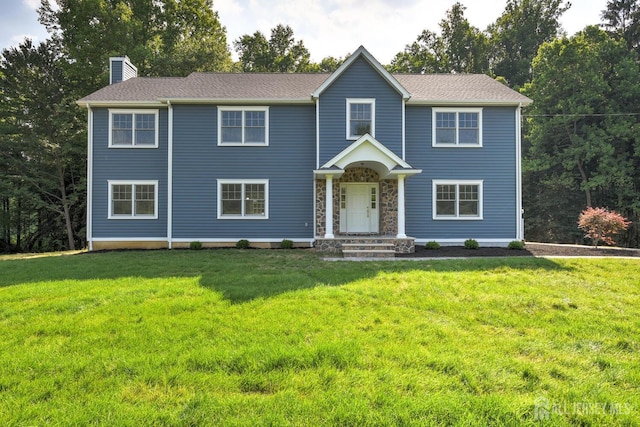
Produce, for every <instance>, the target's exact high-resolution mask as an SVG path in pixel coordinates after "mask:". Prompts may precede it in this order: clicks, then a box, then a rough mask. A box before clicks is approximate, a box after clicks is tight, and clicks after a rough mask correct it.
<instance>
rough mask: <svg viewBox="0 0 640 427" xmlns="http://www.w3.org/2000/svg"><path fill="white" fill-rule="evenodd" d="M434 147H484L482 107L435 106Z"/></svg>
mask: <svg viewBox="0 0 640 427" xmlns="http://www.w3.org/2000/svg"><path fill="white" fill-rule="evenodd" d="M432 145H433V146H434V147H482V109H481V108H458V109H452V108H434V109H433V143H432Z"/></svg>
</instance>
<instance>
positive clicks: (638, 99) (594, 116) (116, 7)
mask: <svg viewBox="0 0 640 427" xmlns="http://www.w3.org/2000/svg"><path fill="white" fill-rule="evenodd" d="M54 2H55V3H54V4H52V3H51V0H43V1H42V5H41V7H40V9H39V18H40V22H41V23H42V24H43V25H44V26H45V27H46V28H47V30H48V32H49V34H50V37H49V39H47V40H46V41H44V42H42V43H39V44H34V43H32V42H31V41H30V40H26V39H25V40H24V41H23V42H22V43H20V44H19V45H18V46H16V47H11V48H9V49H5V50H3V51H2V53H1V55H0V100H1V103H0V252H3V251H5V252H6V251H52V250H63V249H76V248H79V247H82V246H83V245H84V240H85V224H86V219H85V215H86V190H87V189H86V150H87V147H86V140H87V135H86V132H87V127H86V111H85V110H83V109H81V108H79V107H78V106H77V105H76V104H75V100H77V99H79V98H81V97H83V96H85V95H87V94H89V93H91V92H93V91H95V90H97V89H99V88H101V87H104V86H106V84H107V82H108V61H107V59H108V58H109V57H110V56H121V55H124V54H126V55H128V56H129V57H130V58H131V59H132V61H133V63H135V64H136V66H137V67H138V73H139V75H140V76H186V75H188V74H189V73H191V72H194V71H227V72H331V71H334V70H336V69H337V68H338V67H339V66H340V64H341V63H342V62H343V61H344V59H345V58H346V57H348V55H349V53H348V52H345V53H344V56H343V57H326V58H323V59H322V60H321V61H320V62H318V63H315V62H313V61H311V59H310V58H311V55H310V52H309V50H308V49H307V48H306V47H305V45H304V43H303V41H302V40H296V38H295V36H294V32H293V29H292V28H291V27H289V26H287V25H277V26H276V27H275V28H273V29H272V30H271V33H270V34H268V35H265V34H263V33H261V32H260V31H256V32H255V33H253V34H245V35H243V36H241V37H239V38H238V39H237V40H233V41H232V46H233V49H234V50H235V52H236V53H237V56H238V61H236V62H234V61H233V60H232V56H231V49H230V47H229V44H228V41H227V36H226V29H225V27H224V26H223V25H222V23H221V22H220V19H219V16H218V14H217V12H216V11H215V4H213V3H212V1H211V0H181V1H176V0H154V1H151V0H54ZM569 7H570V5H569V4H568V3H566V2H565V1H563V0H508V1H507V4H506V7H505V9H504V11H503V12H502V14H501V15H500V16H499V17H498V18H497V19H496V20H495V21H494V22H493V23H492V24H491V25H489V26H488V27H487V28H486V29H484V30H480V29H479V28H477V27H474V26H473V25H472V24H471V23H470V22H469V21H468V20H467V18H466V17H465V10H466V8H465V7H464V5H463V4H461V3H455V4H454V5H453V6H452V7H451V9H449V10H448V11H447V12H446V14H445V16H444V17H443V19H442V20H441V21H440V23H439V28H438V29H437V31H434V30H433V29H424V30H423V31H422V32H421V33H420V34H418V35H417V38H416V40H415V41H414V42H412V43H410V44H408V45H406V46H405V47H404V49H402V50H401V51H399V52H398V53H397V54H396V55H395V56H394V58H393V60H392V61H391V63H390V64H387V65H386V68H387V69H388V70H389V71H391V72H396V73H483V74H488V75H490V76H492V77H494V78H496V79H498V80H500V81H502V82H503V83H504V84H506V85H509V86H510V87H512V88H513V89H515V90H518V91H521V92H522V93H524V94H525V95H527V96H529V97H530V98H531V99H532V100H533V101H534V102H533V104H532V105H531V106H529V107H527V108H526V109H525V110H524V123H523V132H524V135H523V189H524V194H523V199H524V207H525V224H526V232H525V237H526V238H527V239H528V240H538V241H552V242H581V241H582V238H583V235H582V234H581V232H580V231H579V229H578V228H577V223H576V221H577V218H578V215H579V214H580V212H581V211H582V210H584V209H585V207H589V206H603V207H607V208H610V209H615V210H616V211H617V212H619V213H621V214H622V215H624V216H625V217H627V218H629V219H630V220H631V221H632V224H631V226H630V227H629V228H628V230H627V231H626V232H625V235H624V236H623V239H622V241H621V243H622V244H624V245H625V246H639V244H640V226H639V225H640V133H639V130H640V124H639V121H638V119H639V117H640V105H639V104H640V65H639V64H640V62H639V61H638V59H639V58H638V55H639V54H640V0H609V2H608V3H607V5H606V9H605V10H603V11H602V14H601V22H599V23H593V25H592V26H588V27H585V28H584V29H583V30H582V31H581V32H579V33H577V34H575V35H573V36H571V37H569V36H567V34H565V33H564V31H563V30H562V28H561V25H560V18H561V17H562V15H563V14H564V13H565V12H566V11H567V10H568V9H569Z"/></svg>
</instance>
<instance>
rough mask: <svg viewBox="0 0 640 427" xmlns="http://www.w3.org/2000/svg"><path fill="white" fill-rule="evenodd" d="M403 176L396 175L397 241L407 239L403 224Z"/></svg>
mask: <svg viewBox="0 0 640 427" xmlns="http://www.w3.org/2000/svg"><path fill="white" fill-rule="evenodd" d="M404 179H405V176H404V175H398V235H397V236H396V237H397V238H398V239H404V238H406V237H407V235H406V234H405V223H404V216H405V213H404Z"/></svg>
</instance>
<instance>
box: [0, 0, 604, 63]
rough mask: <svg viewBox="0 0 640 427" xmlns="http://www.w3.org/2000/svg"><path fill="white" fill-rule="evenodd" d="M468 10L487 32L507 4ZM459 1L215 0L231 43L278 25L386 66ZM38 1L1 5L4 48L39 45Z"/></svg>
mask: <svg viewBox="0 0 640 427" xmlns="http://www.w3.org/2000/svg"><path fill="white" fill-rule="evenodd" d="M458 1H460V3H462V4H463V5H465V6H466V8H467V9H466V10H465V17H466V18H467V19H468V20H469V22H470V23H471V25H473V26H475V27H477V28H479V29H481V30H484V29H486V27H487V26H488V25H489V24H491V23H493V22H494V21H495V20H496V19H497V18H498V17H499V16H500V15H501V14H502V12H503V10H504V7H505V5H506V3H507V1H506V0H458ZM455 2H456V0H369V1H367V2H362V1H361V0H213V5H214V9H215V10H217V11H218V15H219V18H220V22H221V23H222V25H224V26H225V27H226V29H227V42H228V44H229V46H230V48H231V51H232V52H233V53H234V59H237V58H236V56H235V52H234V51H233V41H234V40H237V39H238V38H239V37H241V36H242V35H244V34H253V33H255V32H256V31H261V32H262V33H263V34H264V35H265V36H266V37H267V38H268V37H269V36H270V34H271V29H272V28H274V27H275V26H276V25H278V24H284V25H289V26H290V27H291V28H292V29H293V33H294V37H295V39H296V40H302V42H303V43H304V45H305V46H306V47H307V49H308V50H309V52H310V53H311V59H312V61H314V62H319V61H320V60H321V59H322V58H324V57H327V56H334V57H344V56H346V55H347V54H349V53H351V52H353V51H355V50H356V49H357V48H358V47H359V46H360V45H363V46H364V47H365V48H366V49H367V50H368V51H369V52H371V54H372V55H373V56H374V57H376V59H377V60H378V61H380V62H381V63H382V64H388V63H390V62H391V60H392V59H393V57H394V56H395V54H396V53H398V52H401V51H402V50H403V49H404V47H405V46H406V45H407V44H410V43H412V42H414V41H415V40H416V39H417V37H418V35H419V34H420V33H421V32H422V30H424V29H428V30H431V31H436V32H437V31H439V29H440V27H439V25H438V24H439V22H440V21H441V20H442V19H443V18H444V16H445V13H446V11H447V10H449V9H450V8H451V6H452V5H453V4H454V3H455ZM571 3H572V6H571V8H570V9H569V10H568V11H567V12H565V14H564V15H563V17H562V19H561V24H562V27H563V28H564V30H565V31H566V32H567V33H568V34H569V35H572V34H574V33H576V32H577V31H580V30H582V29H583V28H584V27H585V26H586V25H592V24H599V23H600V13H601V11H602V10H604V9H605V7H606V4H607V0H573V1H571ZM39 4H40V0H0V49H5V48H8V47H11V46H17V45H18V43H20V42H21V41H22V40H24V38H25V37H29V38H31V39H33V40H34V41H35V42H40V41H43V40H44V39H46V37H47V32H46V30H45V28H44V27H43V26H42V25H40V23H38V16H37V13H36V9H37V8H38V6H39Z"/></svg>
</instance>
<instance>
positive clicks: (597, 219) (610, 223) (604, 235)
mask: <svg viewBox="0 0 640 427" xmlns="http://www.w3.org/2000/svg"><path fill="white" fill-rule="evenodd" d="M629 224H631V221H627V219H626V218H625V217H623V216H622V215H620V214H619V213H617V212H615V211H610V210H608V209H606V208H592V207H588V208H587V209H585V210H583V211H582V213H581V214H580V216H579V217H578V228H580V229H581V230H582V231H584V232H585V235H584V237H588V238H590V239H591V240H593V244H594V246H595V247H596V248H597V247H598V243H600V242H604V243H606V244H608V245H615V243H616V241H615V240H614V239H613V235H614V234H618V233H619V232H621V231H623V230H626V229H627V227H629Z"/></svg>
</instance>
